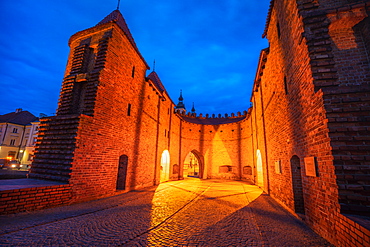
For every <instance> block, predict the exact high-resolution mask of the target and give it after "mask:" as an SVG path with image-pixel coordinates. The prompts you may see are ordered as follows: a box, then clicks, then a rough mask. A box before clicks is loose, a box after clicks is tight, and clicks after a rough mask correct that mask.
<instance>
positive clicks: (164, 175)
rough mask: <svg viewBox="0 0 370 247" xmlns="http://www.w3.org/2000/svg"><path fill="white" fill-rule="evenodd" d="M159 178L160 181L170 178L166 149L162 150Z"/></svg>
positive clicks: (168, 153) (168, 158) (168, 156)
mask: <svg viewBox="0 0 370 247" xmlns="http://www.w3.org/2000/svg"><path fill="white" fill-rule="evenodd" d="M160 179H161V180H160V182H165V181H168V180H169V179H170V152H168V150H164V151H163V152H162V156H161V175H160Z"/></svg>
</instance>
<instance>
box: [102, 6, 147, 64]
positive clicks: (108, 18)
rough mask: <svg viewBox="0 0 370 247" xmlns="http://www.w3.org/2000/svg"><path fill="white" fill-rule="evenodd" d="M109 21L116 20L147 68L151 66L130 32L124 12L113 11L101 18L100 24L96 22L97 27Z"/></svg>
mask: <svg viewBox="0 0 370 247" xmlns="http://www.w3.org/2000/svg"><path fill="white" fill-rule="evenodd" d="M109 22H114V23H116V24H117V25H118V26H119V27H120V28H121V30H122V31H123V32H124V33H125V34H126V36H127V38H128V40H129V41H130V43H131V45H132V46H133V47H134V49H135V50H136V52H137V53H138V54H139V56H140V57H141V59H142V60H143V61H144V63H145V65H146V66H147V68H150V67H149V65H148V64H147V63H146V61H145V59H144V57H143V56H142V55H141V53H140V51H139V48H138V47H137V45H136V43H135V40H134V38H133V36H132V34H131V32H130V29H129V27H128V25H127V23H126V21H125V18H124V17H123V15H122V13H121V12H120V11H119V10H118V9H116V10H114V11H112V12H111V13H110V14H109V15H107V16H106V17H105V18H104V19H103V20H101V21H100V22H99V23H98V24H96V25H95V27H96V26H99V25H103V24H106V23H109Z"/></svg>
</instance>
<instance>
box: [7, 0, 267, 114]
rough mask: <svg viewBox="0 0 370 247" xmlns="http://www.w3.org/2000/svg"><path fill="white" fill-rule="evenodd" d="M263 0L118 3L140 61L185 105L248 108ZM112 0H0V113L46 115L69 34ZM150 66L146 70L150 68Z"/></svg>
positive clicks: (263, 43) (211, 109)
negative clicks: (180, 93) (181, 94)
mask: <svg viewBox="0 0 370 247" xmlns="http://www.w3.org/2000/svg"><path fill="white" fill-rule="evenodd" d="M269 2H270V0H258V1H257V0H182V1H175V0H173V1H172V0H156V1H149V0H135V1H132V0H123V1H121V6H120V11H121V13H122V14H123V16H124V17H125V19H126V22H127V24H128V26H129V28H130V31H131V33H132V35H133V37H134V39H135V42H136V44H137V46H138V48H139V50H140V52H141V54H142V55H143V56H144V58H145V60H146V61H147V63H148V64H149V65H150V66H151V67H152V64H153V61H154V59H155V60H156V67H155V71H156V72H157V74H158V75H159V77H160V78H161V81H162V83H163V84H164V86H165V87H166V90H167V91H168V93H169V95H170V96H171V98H172V100H173V101H174V103H175V104H177V102H178V97H179V92H180V89H182V91H183V97H184V103H185V105H186V108H187V110H188V111H190V110H191V107H192V103H193V102H194V103H195V108H196V112H197V113H198V114H199V113H203V114H206V113H209V114H213V113H215V114H218V113H221V114H225V113H228V114H230V113H232V112H235V113H236V112H238V111H244V110H247V109H248V107H249V106H250V103H249V100H250V96H251V90H252V85H253V81H254V78H255V73H256V70H257V63H258V58H259V54H260V51H261V49H263V48H266V47H267V46H268V43H267V40H266V39H262V38H261V36H262V33H263V30H264V26H265V22H266V16H267V11H268V5H269ZM116 7H117V0H73V1H72V0H52V1H51V0H36V1H30V0H1V1H0V22H1V25H0V32H1V37H0V88H1V97H0V115H1V114H5V113H9V112H13V111H14V110H15V109H16V108H23V110H28V111H30V112H31V113H33V114H34V115H36V116H38V115H39V113H45V114H47V115H53V114H54V113H55V112H56V108H57V102H58V97H59V91H60V87H61V83H62V80H63V74H64V69H65V65H66V62H67V57H68V53H69V47H68V39H69V37H70V36H71V35H72V34H74V33H76V32H78V31H81V30H84V29H87V28H89V27H92V26H94V25H96V24H97V23H98V22H99V21H101V20H102V19H103V18H104V17H105V16H106V15H108V14H109V13H110V12H112V11H113V10H115V9H116ZM149 72H150V71H148V73H149Z"/></svg>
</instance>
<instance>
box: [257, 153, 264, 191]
mask: <svg viewBox="0 0 370 247" xmlns="http://www.w3.org/2000/svg"><path fill="white" fill-rule="evenodd" d="M257 185H258V186H260V187H263V167H262V154H261V151H260V150H259V149H257Z"/></svg>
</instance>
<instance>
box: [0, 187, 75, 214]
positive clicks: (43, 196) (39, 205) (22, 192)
mask: <svg viewBox="0 0 370 247" xmlns="http://www.w3.org/2000/svg"><path fill="white" fill-rule="evenodd" d="M71 200H72V187H71V185H67V184H66V185H55V186H46V187H34V188H26V189H16V190H3V191H0V202H1V204H0V214H4V213H6V214H11V213H17V212H23V211H34V210H40V209H45V208H50V207H55V206H59V205H63V204H69V203H71Z"/></svg>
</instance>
